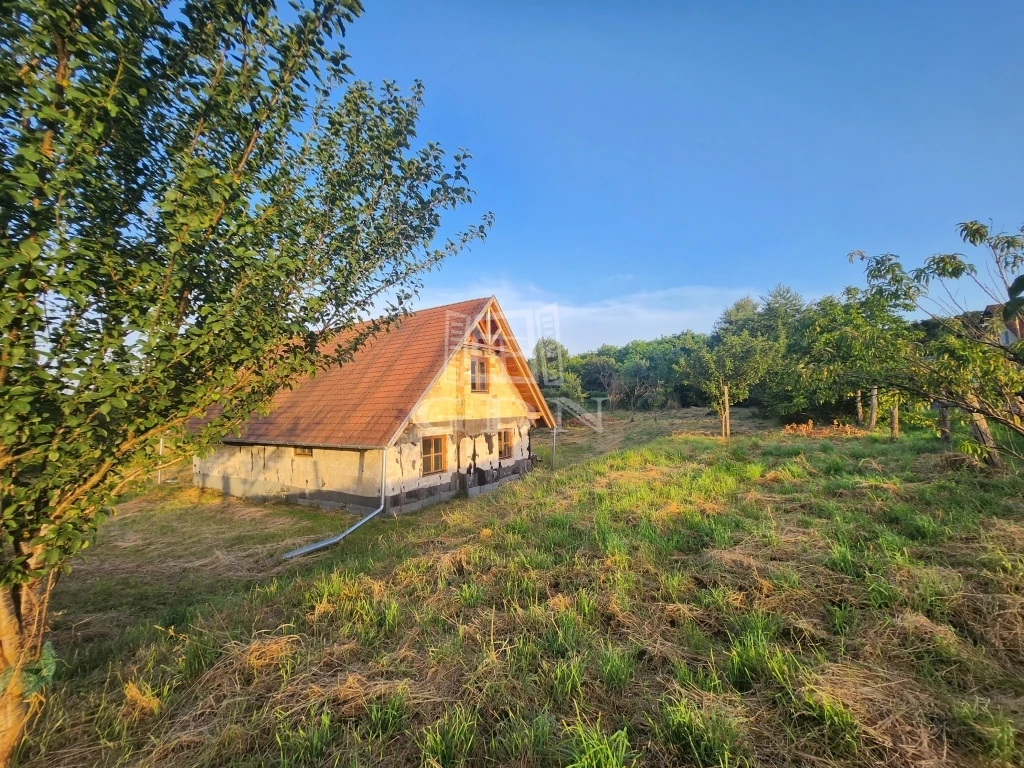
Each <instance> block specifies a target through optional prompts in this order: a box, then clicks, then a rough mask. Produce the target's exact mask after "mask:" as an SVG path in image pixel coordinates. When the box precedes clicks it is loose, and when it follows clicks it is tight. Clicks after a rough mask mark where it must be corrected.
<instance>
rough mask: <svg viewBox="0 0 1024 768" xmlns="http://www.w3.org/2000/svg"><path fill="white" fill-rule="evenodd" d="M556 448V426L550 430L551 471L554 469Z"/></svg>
mask: <svg viewBox="0 0 1024 768" xmlns="http://www.w3.org/2000/svg"><path fill="white" fill-rule="evenodd" d="M557 447H558V424H555V426H554V427H552V428H551V469H554V468H555V449H556V448H557Z"/></svg>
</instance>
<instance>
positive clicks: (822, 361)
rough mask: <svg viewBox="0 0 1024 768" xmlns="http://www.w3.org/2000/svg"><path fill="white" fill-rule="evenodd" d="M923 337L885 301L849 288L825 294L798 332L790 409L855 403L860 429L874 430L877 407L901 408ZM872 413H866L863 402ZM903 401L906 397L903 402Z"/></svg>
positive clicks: (921, 348)
mask: <svg viewBox="0 0 1024 768" xmlns="http://www.w3.org/2000/svg"><path fill="white" fill-rule="evenodd" d="M921 338H922V336H921V334H920V333H918V332H915V331H914V330H913V329H912V328H911V326H910V325H909V324H908V323H907V321H906V320H905V319H904V317H903V315H902V313H901V307H898V306H893V305H892V303H891V302H890V301H888V300H886V299H885V298H884V297H880V296H877V295H873V294H865V293H864V292H863V291H860V290H858V289H855V288H850V289H847V291H846V292H845V294H844V295H843V297H842V298H841V299H840V298H836V297H832V296H826V297H825V298H823V299H821V300H820V301H818V302H817V303H816V304H815V305H814V306H813V307H812V309H811V310H810V311H809V312H808V313H807V316H806V321H805V323H803V324H802V326H801V328H800V331H799V342H798V346H799V347H800V350H801V354H800V355H799V356H795V359H796V364H795V370H796V373H797V376H796V379H795V382H796V384H795V386H794V387H793V392H792V400H791V402H790V410H791V411H793V412H795V411H798V410H804V409H806V408H808V407H811V406H815V405H822V404H827V403H837V402H842V401H847V402H849V400H850V399H851V398H853V399H854V401H855V404H856V413H857V422H858V425H866V426H867V428H868V429H870V430H873V429H875V427H876V425H877V422H878V414H879V408H880V407H885V406H887V409H888V410H889V412H890V415H891V412H892V409H893V408H896V409H897V416H898V409H899V406H900V397H899V395H898V393H899V392H904V391H905V386H906V384H907V378H908V374H909V371H910V366H909V361H911V360H917V359H919V358H920V357H921V356H922V355H923V354H925V352H924V348H923V347H922V346H921V343H920V342H921ZM865 398H866V399H867V400H868V406H867V407H868V414H867V417H866V418H865V415H864V407H865V406H864V400H865ZM904 399H905V398H904Z"/></svg>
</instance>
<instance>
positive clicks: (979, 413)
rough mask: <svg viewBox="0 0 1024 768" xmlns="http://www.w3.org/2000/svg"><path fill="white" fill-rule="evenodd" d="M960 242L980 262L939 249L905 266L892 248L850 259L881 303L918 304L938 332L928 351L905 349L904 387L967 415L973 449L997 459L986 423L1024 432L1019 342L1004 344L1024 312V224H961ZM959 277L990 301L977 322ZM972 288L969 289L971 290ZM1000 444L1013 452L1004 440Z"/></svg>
mask: <svg viewBox="0 0 1024 768" xmlns="http://www.w3.org/2000/svg"><path fill="white" fill-rule="evenodd" d="M959 233H960V236H961V238H962V239H963V241H964V243H965V244H967V245H970V246H973V247H975V248H978V249H980V250H981V251H982V252H983V254H984V255H983V257H982V258H981V259H980V262H979V263H976V262H975V260H972V259H970V258H968V257H967V256H966V255H964V254H960V253H951V254H936V255H934V256H932V257H930V258H929V259H927V260H926V261H925V263H924V265H923V266H921V267H919V268H917V269H912V270H907V269H906V268H904V266H903V264H902V263H901V262H900V260H899V258H898V257H896V256H894V255H893V254H888V253H887V254H882V255H880V256H866V255H865V254H864V253H863V252H860V251H855V252H853V253H851V254H850V258H851V259H861V260H863V261H864V262H865V265H866V270H865V271H866V276H867V282H868V288H869V291H870V292H871V294H872V295H873V296H875V297H877V298H878V299H879V300H881V301H886V302H890V303H892V304H893V305H898V306H902V307H910V308H915V309H918V310H920V311H922V312H924V313H926V314H928V315H929V316H930V317H931V318H933V320H935V321H936V322H937V323H938V324H939V326H940V328H941V330H940V331H939V332H937V333H935V334H933V339H932V340H931V341H929V342H928V343H927V344H926V345H925V353H924V354H920V355H910V356H908V357H907V358H906V359H904V360H903V361H902V362H903V363H904V366H905V368H906V376H905V377H904V378H903V380H902V383H901V385H900V386H901V388H902V389H903V390H904V391H906V392H908V393H912V394H914V395H916V396H918V397H921V398H927V399H929V400H932V401H936V402H940V403H942V404H944V405H945V406H946V407H955V408H959V409H960V410H962V411H964V412H965V413H967V414H968V415H969V416H970V419H971V424H972V429H973V432H974V437H975V444H974V446H973V450H975V451H977V452H978V453H979V454H981V455H982V456H983V457H984V458H985V459H986V460H987V461H988V462H989V463H990V464H998V463H999V457H998V450H997V445H996V442H995V439H994V438H993V436H992V433H991V430H990V429H989V421H994V422H996V423H998V424H1001V425H1002V426H1003V427H1005V428H1006V429H1007V430H1009V431H1010V432H1012V433H1015V434H1017V435H1020V436H1024V401H1022V399H1021V394H1020V393H1021V392H1024V343H1022V342H1021V341H1020V340H1018V341H1016V342H1013V343H1005V344H1004V343H1003V340H1002V339H1001V338H1000V336H1001V334H1002V331H1003V330H1004V329H1005V328H1006V324H1007V323H1011V324H1013V325H1014V327H1016V328H1019V322H1020V317H1021V314H1022V312H1024V275H1022V274H1021V273H1022V268H1024V228H1021V230H1020V231H1019V232H1016V233H997V234H994V233H992V232H991V231H990V229H989V227H988V226H986V225H985V224H982V223H981V222H978V221H969V222H965V223H962V224H960V225H959ZM960 283H967V284H969V285H970V286H972V287H973V289H974V290H973V291H971V292H970V294H977V293H980V294H981V295H983V296H985V297H987V299H988V300H989V301H990V302H992V305H994V311H993V312H992V313H991V314H990V317H988V318H987V319H986V320H985V321H984V322H983V323H982V324H981V325H980V326H979V325H978V324H977V323H976V322H973V321H972V319H971V318H972V314H971V311H972V310H976V309H977V308H976V307H970V306H966V305H965V304H964V303H963V299H961V298H960V297H961V296H963V295H964V293H965V292H964V291H963V290H961V289H960V288H959V284H960ZM970 294H969V295H970ZM1001 449H1002V450H1013V449H1012V446H1010V445H1009V444H1007V445H1003V446H1001Z"/></svg>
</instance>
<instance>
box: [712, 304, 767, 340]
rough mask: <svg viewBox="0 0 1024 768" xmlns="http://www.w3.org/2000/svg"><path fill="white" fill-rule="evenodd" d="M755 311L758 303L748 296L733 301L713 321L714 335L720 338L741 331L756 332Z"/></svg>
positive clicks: (756, 311) (756, 318)
mask: <svg viewBox="0 0 1024 768" xmlns="http://www.w3.org/2000/svg"><path fill="white" fill-rule="evenodd" d="M757 313H758V304H757V302H756V301H754V299H752V298H750V297H749V296H744V297H743V298H742V299H738V300H736V301H734V302H733V303H732V304H730V305H729V306H728V307H726V308H725V309H724V310H723V311H722V314H721V316H720V317H719V318H718V320H717V321H715V327H714V335H715V337H716V338H722V337H724V336H729V335H735V334H737V333H740V332H742V331H748V332H750V333H756V331H757V322H758V317H757Z"/></svg>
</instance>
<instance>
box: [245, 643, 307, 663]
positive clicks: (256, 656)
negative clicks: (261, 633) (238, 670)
mask: <svg viewBox="0 0 1024 768" xmlns="http://www.w3.org/2000/svg"><path fill="white" fill-rule="evenodd" d="M299 640H300V638H299V636H298V635H279V636H277V637H265V638H259V639H256V640H253V641H252V642H250V643H249V644H248V645H247V646H245V649H244V651H243V652H242V656H243V658H244V659H245V665H246V666H247V667H249V668H250V669H253V670H261V669H265V668H267V667H276V666H278V665H279V664H280V663H281V661H282V660H283V659H286V658H287V657H289V656H291V655H292V654H293V653H295V649H296V646H297V645H298V643H299Z"/></svg>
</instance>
